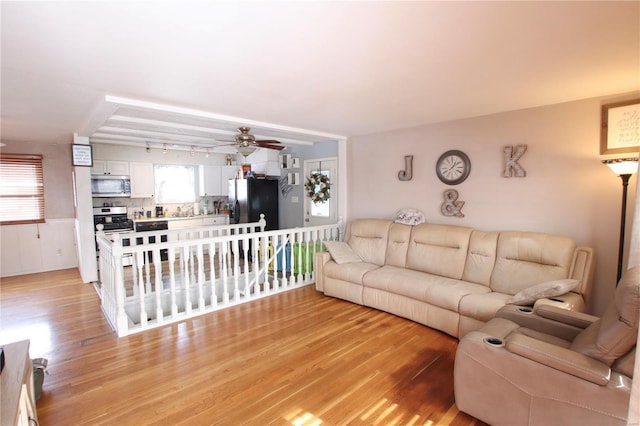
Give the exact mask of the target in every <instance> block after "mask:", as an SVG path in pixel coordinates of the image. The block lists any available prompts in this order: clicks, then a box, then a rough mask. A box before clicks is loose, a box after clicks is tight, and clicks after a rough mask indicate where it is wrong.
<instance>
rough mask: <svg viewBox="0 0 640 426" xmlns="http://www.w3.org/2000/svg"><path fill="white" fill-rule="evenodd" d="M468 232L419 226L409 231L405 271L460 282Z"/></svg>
mask: <svg viewBox="0 0 640 426" xmlns="http://www.w3.org/2000/svg"><path fill="white" fill-rule="evenodd" d="M471 231H472V229H471V228H467V227H463V226H453V225H436V224H431V223H423V224H421V225H417V226H414V227H413V229H412V230H411V240H410V241H409V249H408V251H407V266H406V267H407V268H410V269H415V270H417V271H422V272H428V273H430V274H435V275H440V276H443V277H448V278H454V279H458V280H459V279H461V278H462V273H463V272H464V263H465V259H466V258H467V250H468V248H469V238H470V236H471Z"/></svg>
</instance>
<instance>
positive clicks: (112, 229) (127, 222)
mask: <svg viewBox="0 0 640 426" xmlns="http://www.w3.org/2000/svg"><path fill="white" fill-rule="evenodd" d="M97 225H102V226H103V227H104V228H102V230H103V231H104V233H105V235H109V234H116V233H119V232H131V231H133V220H131V219H128V218H127V208H126V207H94V208H93V227H94V231H95V230H96V229H95V227H96V226H97ZM130 244H131V242H130V241H129V239H128V238H124V239H122V245H123V246H128V245H130ZM96 251H97V253H98V255H99V254H100V247H99V246H98V242H97V241H96ZM132 263H133V256H132V255H131V253H129V254H125V255H123V256H122V266H131V264H132ZM98 268H99V266H98Z"/></svg>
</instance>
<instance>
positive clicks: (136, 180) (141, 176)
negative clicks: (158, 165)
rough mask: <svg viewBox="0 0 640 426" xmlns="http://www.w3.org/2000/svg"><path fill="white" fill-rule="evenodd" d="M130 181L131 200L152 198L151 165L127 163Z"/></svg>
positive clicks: (153, 189)
mask: <svg viewBox="0 0 640 426" xmlns="http://www.w3.org/2000/svg"><path fill="white" fill-rule="evenodd" d="M129 177H130V179H131V198H153V194H154V192H155V184H154V179H153V163H138V162H133V161H132V162H130V163H129Z"/></svg>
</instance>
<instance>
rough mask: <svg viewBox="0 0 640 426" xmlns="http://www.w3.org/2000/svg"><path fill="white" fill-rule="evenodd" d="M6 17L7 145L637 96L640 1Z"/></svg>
mask: <svg viewBox="0 0 640 426" xmlns="http://www.w3.org/2000/svg"><path fill="white" fill-rule="evenodd" d="M0 7H1V10H0V11H1V19H2V21H1V38H2V40H1V41H2V62H1V65H2V69H1V72H2V74H1V79H2V87H1V105H0V106H1V111H2V128H1V131H2V139H3V140H6V141H9V140H13V141H26V140H29V141H39V142H43V143H69V142H70V141H71V135H72V134H73V133H74V132H78V133H80V134H81V135H85V136H93V135H94V133H95V132H96V131H98V132H99V133H101V134H102V136H100V135H96V136H95V137H94V140H100V139H101V138H105V137H106V136H105V134H109V135H111V137H112V136H114V135H115V136H116V137H117V138H120V139H122V138H129V139H131V140H136V137H137V138H138V139H140V141H139V142H140V143H143V142H142V141H143V140H148V138H150V137H153V138H156V139H159V140H162V139H163V138H167V137H169V138H171V137H176V138H177V137H178V136H171V135H169V136H168V135H167V134H166V128H167V126H165V125H161V124H160V123H158V122H163V121H167V122H169V124H168V127H169V128H172V127H173V128H174V129H175V122H176V120H178V121H179V122H180V121H184V120H187V122H188V121H189V120H196V121H197V123H195V124H194V125H195V126H198V127H205V128H208V129H209V130H211V129H213V130H211V133H210V134H209V133H207V132H208V131H209V130H207V129H205V131H204V134H203V133H202V132H203V129H202V128H200V129H192V130H194V132H195V133H191V131H188V132H186V133H187V134H184V135H183V136H185V137H205V138H207V137H209V136H211V137H212V140H217V139H220V138H224V139H228V138H229V137H230V136H232V135H233V134H234V133H235V129H236V128H237V127H238V126H239V125H249V126H250V127H252V133H254V134H256V136H258V137H267V138H276V139H283V140H284V141H283V142H284V143H285V144H286V143H305V142H307V143H308V142H309V141H316V140H324V139H335V138H340V137H341V136H347V137H348V136H353V135H362V134H369V133H377V132H381V131H386V130H392V129H398V128H405V127H412V126H417V125H422V124H428V123H434V122H440V121H446V120H452V119H459V118H464V117H472V116H478V115H484V114H491V113H496V112H501V111H508V110H515V109H522V108H528V107H535V106H540V105H548V104H554V103H560V102H565V101H571V100H577V99H584V98H590V97H596V96H607V95H611V94H619V93H627V92H631V91H635V90H639V89H640V2H638V1H631V2H609V1H605V2H578V1H570V2H479V1H478V2H395V1H387V2H326V1H319V2H313V1H305V2H268V1H263V2H237V1H236V2H189V1H182V2H177V1H175V2H137V1H135V2H134V1H130V2H125V1H117V2H116V1H111V2H93V1H92V2H66V1H65V2H58V1H49V2H12V1H2V2H1V3H0ZM120 101H122V102H120ZM132 104H133V105H137V106H132ZM112 114H115V115H116V116H120V117H129V118H131V117H132V116H133V117H136V116H137V117H142V118H145V119H147V120H154V121H155V123H151V124H150V123H148V122H147V123H145V124H144V126H143V127H136V126H134V125H131V124H130V125H129V126H128V129H127V126H125V127H122V124H123V122H125V121H126V118H125V119H124V120H123V119H118V118H117V117H116V118H115V120H114V117H113V116H112ZM118 120H119V121H118ZM183 124H184V123H183ZM149 125H151V127H154V126H155V131H156V133H155V134H153V132H154V129H153V128H152V129H149V128H148V127H149ZM159 128H163V129H165V130H162V131H158V129H159ZM123 129H124V130H123ZM132 130H133V132H132ZM196 130H197V131H196ZM140 132H151V134H148V133H144V134H142V133H140ZM181 132H182V133H185V131H184V129H183V130H182V131H181ZM174 133H175V132H174ZM178 133H180V132H178ZM207 135H209V136H207ZM287 140H288V141H287Z"/></svg>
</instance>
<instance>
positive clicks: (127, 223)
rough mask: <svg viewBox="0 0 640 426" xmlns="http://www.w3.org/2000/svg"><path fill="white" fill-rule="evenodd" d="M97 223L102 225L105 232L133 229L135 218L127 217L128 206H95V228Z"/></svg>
mask: <svg viewBox="0 0 640 426" xmlns="http://www.w3.org/2000/svg"><path fill="white" fill-rule="evenodd" d="M96 225H102V226H103V227H104V228H103V230H104V231H105V232H114V231H133V220H131V219H128V218H127V208H126V207H94V208H93V226H94V229H95V226H96Z"/></svg>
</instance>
